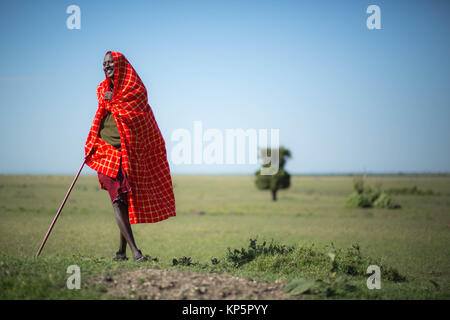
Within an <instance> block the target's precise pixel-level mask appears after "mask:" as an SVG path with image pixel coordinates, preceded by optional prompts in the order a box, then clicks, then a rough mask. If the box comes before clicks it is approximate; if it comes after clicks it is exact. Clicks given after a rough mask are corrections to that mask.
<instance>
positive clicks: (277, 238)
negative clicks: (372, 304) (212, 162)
mask: <svg viewBox="0 0 450 320" xmlns="http://www.w3.org/2000/svg"><path fill="white" fill-rule="evenodd" d="M72 179H73V176H31V175H28V176H25V175H19V176H13V175H2V176H0V217H1V220H0V221H1V223H0V298H1V299H110V298H131V299H186V298H187V299H229V298H231V299H323V298H330V299H449V297H450V286H449V283H450V281H449V280H450V273H449V270H450V254H449V253H450V252H449V244H450V241H449V240H450V176H448V175H444V176H426V175H398V176H369V177H368V178H367V180H366V184H367V185H369V186H370V185H375V184H377V183H381V184H382V187H383V188H393V187H397V188H402V187H412V186H414V185H415V186H417V187H418V188H420V189H432V190H433V192H434V193H435V194H434V195H417V194H404V195H394V199H395V200H396V201H397V202H398V203H399V204H400V205H401V208H400V209H393V210H392V209H391V210H390V209H376V208H368V209H358V208H348V207H345V206H344V203H345V200H346V199H347V198H348V196H349V195H350V194H351V193H352V191H353V190H352V179H353V177H351V176H295V177H292V186H291V188H290V189H288V190H283V191H280V192H279V194H278V199H279V200H278V201H277V202H272V201H271V196H270V194H269V192H267V191H259V190H257V189H256V188H255V185H254V177H252V176H188V175H186V176H184V175H177V176H174V178H173V181H174V185H175V189H174V190H175V197H176V206H177V217H175V218H171V219H168V220H166V221H163V222H159V223H156V224H140V225H134V226H133V230H134V233H135V238H136V240H137V244H138V246H139V247H140V248H141V249H142V251H143V253H144V254H146V255H149V256H150V260H149V261H148V262H145V263H141V264H139V263H135V262H133V261H132V259H130V260H129V261H126V262H112V261H111V258H112V257H113V256H114V254H115V252H116V250H117V247H118V241H119V232H118V228H117V226H116V222H115V219H114V215H113V210H112V207H111V204H110V201H109V197H108V195H107V193H106V192H105V191H103V190H100V189H99V186H98V181H97V177H96V176H89V175H87V176H81V177H80V178H79V180H78V182H77V184H76V186H75V188H74V190H73V191H72V194H71V196H70V198H69V200H68V202H67V203H66V206H65V208H64V210H63V212H62V214H61V216H60V218H59V220H58V222H57V223H56V225H55V228H54V230H53V232H52V234H51V235H50V238H49V240H48V242H47V244H46V246H45V248H44V250H43V252H42V254H41V256H40V257H39V258H38V259H36V258H34V255H35V253H36V250H37V249H38V247H39V244H40V242H41V240H42V237H43V236H44V234H45V232H46V231H47V228H48V226H49V224H50V222H51V220H52V219H53V217H54V215H55V213H56V211H57V209H58V206H59V204H60V203H61V201H62V199H63V197H64V195H65V193H66V190H67V188H68V186H69V185H70V183H71V181H72ZM130 258H131V257H130ZM370 264H376V265H379V266H380V267H381V271H382V274H381V289H379V290H377V289H374V290H369V289H368V288H367V285H366V281H367V277H368V275H367V274H366V269H367V267H368V266H369V265H370ZM70 265H78V266H79V267H80V269H81V289H80V290H69V289H68V288H67V286H66V281H67V278H68V277H69V276H70V274H68V273H67V272H66V271H67V267H68V266H70Z"/></svg>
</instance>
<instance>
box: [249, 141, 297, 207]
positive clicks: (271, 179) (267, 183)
mask: <svg viewBox="0 0 450 320" xmlns="http://www.w3.org/2000/svg"><path fill="white" fill-rule="evenodd" d="M260 152H261V157H262V158H264V157H265V156H266V155H267V157H270V156H271V154H272V149H265V148H261V149H260ZM278 154H279V169H278V172H277V173H276V174H273V175H262V174H261V169H259V170H258V171H256V172H255V176H256V180H255V184H256V187H257V188H258V189H260V190H270V191H271V193H272V200H273V201H277V192H278V190H280V189H287V188H289V187H290V185H291V176H290V174H289V173H288V172H287V171H286V170H284V166H285V164H286V161H287V159H288V158H291V151H289V150H288V149H286V148H284V147H280V148H279V149H278ZM270 165H271V163H268V164H263V165H262V167H263V168H269V167H270Z"/></svg>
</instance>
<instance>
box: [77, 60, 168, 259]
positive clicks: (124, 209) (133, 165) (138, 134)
mask: <svg viewBox="0 0 450 320" xmlns="http://www.w3.org/2000/svg"><path fill="white" fill-rule="evenodd" d="M103 70H104V72H105V76H106V78H105V80H103V81H102V82H101V83H100V84H99V85H98V87H97V98H98V110H97V113H96V114H95V118H94V122H93V124H92V127H91V130H90V132H89V136H88V138H87V141H86V145H85V155H86V164H87V165H88V166H89V167H90V168H92V169H94V170H95V171H97V173H98V179H99V182H100V186H101V188H102V189H104V190H107V191H108V192H109V195H110V197H111V201H112V204H113V208H114V212H115V217H116V221H117V225H118V227H119V230H120V245H119V250H118V251H117V253H116V256H115V257H114V260H126V259H127V258H126V245H127V244H128V245H129V246H130V249H131V251H132V254H133V257H134V260H135V261H145V257H144V256H143V255H142V252H141V251H140V250H139V249H138V248H137V246H136V243H135V240H134V237H133V232H132V229H131V224H134V223H154V222H158V221H161V220H165V219H168V218H170V217H174V216H175V215H176V213H175V197H174V194H173V186H172V179H171V176H170V168H169V164H168V162H167V152H166V147H165V141H164V139H163V136H162V134H161V132H160V130H159V127H158V124H157V123H156V120H155V117H154V115H153V112H152V109H151V108H150V105H149V104H148V97H147V90H146V88H145V86H144V84H143V83H142V81H141V79H140V78H139V76H138V74H137V73H136V71H135V70H134V68H133V67H132V66H131V64H130V63H129V62H128V60H127V59H126V58H125V56H124V55H123V54H121V53H119V52H112V51H108V52H107V53H106V55H105V59H104V62H103Z"/></svg>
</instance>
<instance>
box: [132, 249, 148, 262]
mask: <svg viewBox="0 0 450 320" xmlns="http://www.w3.org/2000/svg"><path fill="white" fill-rule="evenodd" d="M134 261H136V262H144V261H147V257H146V256H144V255H143V254H142V252H141V250H138V254H137V255H135V256H134Z"/></svg>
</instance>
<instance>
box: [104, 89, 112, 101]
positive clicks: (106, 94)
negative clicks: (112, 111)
mask: <svg viewBox="0 0 450 320" xmlns="http://www.w3.org/2000/svg"><path fill="white" fill-rule="evenodd" d="M112 97H113V93H112V92H111V91H106V92H105V100H109V101H111V99H112Z"/></svg>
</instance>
